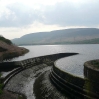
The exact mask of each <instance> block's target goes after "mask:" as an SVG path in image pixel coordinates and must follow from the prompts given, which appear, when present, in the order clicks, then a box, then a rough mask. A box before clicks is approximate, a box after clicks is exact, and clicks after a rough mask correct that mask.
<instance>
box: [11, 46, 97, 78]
mask: <svg viewBox="0 0 99 99" xmlns="http://www.w3.org/2000/svg"><path fill="white" fill-rule="evenodd" d="M23 47H25V48H27V49H29V50H30V52H29V53H28V54H26V55H24V56H21V57H19V58H14V59H13V60H12V61H19V60H24V59H27V58H32V57H37V56H43V55H49V54H55V53H64V52H66V53H68V52H76V53H79V54H78V55H75V56H71V57H67V58H62V59H60V60H58V61H56V65H57V67H58V68H60V69H61V70H64V71H66V72H69V73H72V74H74V75H77V76H80V77H83V64H84V62H85V61H88V60H93V59H99V44H86V45H85V44H82V45H37V46H23Z"/></svg>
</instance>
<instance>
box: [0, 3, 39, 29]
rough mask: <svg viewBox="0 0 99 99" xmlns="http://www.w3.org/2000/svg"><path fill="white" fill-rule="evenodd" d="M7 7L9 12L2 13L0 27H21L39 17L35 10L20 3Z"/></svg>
mask: <svg viewBox="0 0 99 99" xmlns="http://www.w3.org/2000/svg"><path fill="white" fill-rule="evenodd" d="M7 8H8V9H9V11H10V14H8V15H7V14H5V13H4V14H3V15H2V17H1V19H0V26H1V27H22V26H26V25H30V24H32V23H33V22H34V21H36V20H38V19H40V17H41V16H39V14H38V13H37V11H36V10H34V9H32V8H30V7H28V6H26V5H23V4H20V3H15V4H13V5H9V6H7Z"/></svg>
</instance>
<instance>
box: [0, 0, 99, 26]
mask: <svg viewBox="0 0 99 99" xmlns="http://www.w3.org/2000/svg"><path fill="white" fill-rule="evenodd" d="M88 1H90V0H88ZM98 5H99V1H98V0H97V1H96V2H88V3H85V4H83V5H81V6H79V7H77V6H74V5H73V4H72V3H68V2H66V1H65V2H62V3H57V4H56V5H53V6H52V5H50V6H43V7H42V9H43V10H41V9H39V10H35V9H33V8H30V7H27V6H26V5H23V4H20V3H16V4H13V5H9V6H8V7H7V8H8V9H9V10H10V11H11V13H10V14H9V15H8V17H7V18H6V14H3V15H2V17H1V18H0V27H23V26H27V25H30V24H32V23H33V22H35V21H38V22H41V23H44V24H47V25H48V24H50V25H55V24H56V25H60V26H89V27H90V26H91V27H95V26H98V25H99V11H98V10H99V6H98Z"/></svg>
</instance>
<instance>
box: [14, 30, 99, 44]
mask: <svg viewBox="0 0 99 99" xmlns="http://www.w3.org/2000/svg"><path fill="white" fill-rule="evenodd" d="M98 38H99V29H96V28H75V29H63V30H55V31H50V32H38V33H30V34H27V35H24V36H22V37H21V38H16V39H13V40H12V42H13V43H14V44H16V45H40V44H41V45H42V44H75V43H76V44H79V43H81V44H82V43H85V44H86V43H89V44H90V43H99V40H98Z"/></svg>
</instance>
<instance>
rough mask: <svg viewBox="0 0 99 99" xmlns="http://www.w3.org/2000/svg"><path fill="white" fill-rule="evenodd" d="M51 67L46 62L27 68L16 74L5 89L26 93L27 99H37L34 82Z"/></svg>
mask: <svg viewBox="0 0 99 99" xmlns="http://www.w3.org/2000/svg"><path fill="white" fill-rule="evenodd" d="M50 69H51V66H47V65H46V64H40V65H37V66H34V67H31V68H29V69H26V70H24V71H22V72H20V73H19V74H17V75H15V76H14V77H13V78H12V79H11V80H10V81H9V82H8V84H7V85H6V86H5V88H4V89H5V90H9V91H12V92H15V93H20V94H24V95H25V96H26V98H27V99H35V96H34V92H33V83H34V82H35V79H36V78H37V77H38V76H39V75H40V74H42V73H43V72H45V71H47V70H50Z"/></svg>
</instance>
